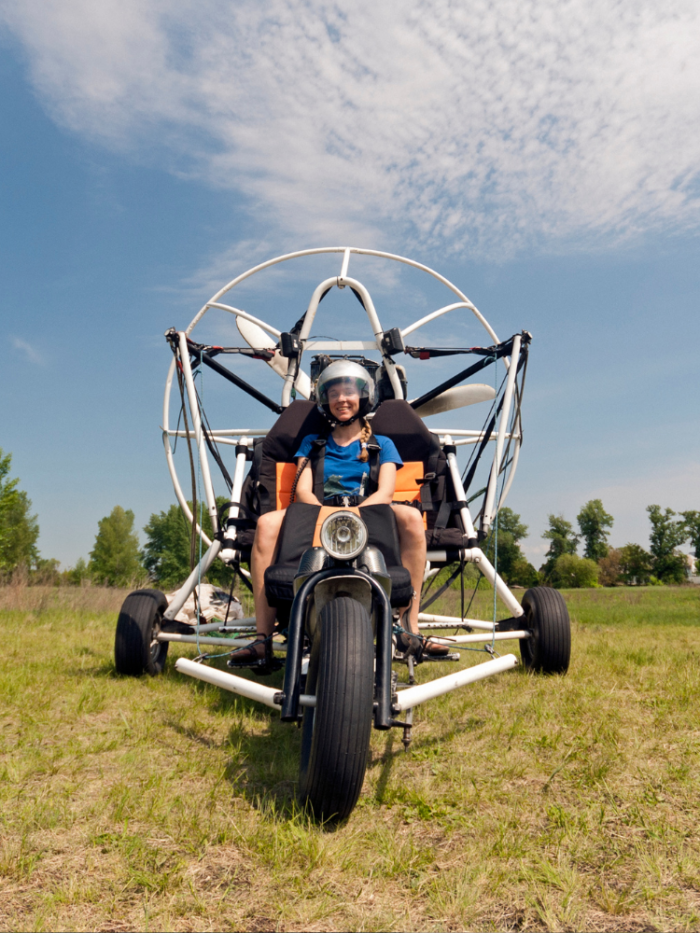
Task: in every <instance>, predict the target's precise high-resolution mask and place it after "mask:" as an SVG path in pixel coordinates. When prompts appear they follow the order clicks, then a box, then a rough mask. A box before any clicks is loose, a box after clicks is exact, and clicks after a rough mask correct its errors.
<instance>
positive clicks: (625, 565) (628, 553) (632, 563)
mask: <svg viewBox="0 0 700 933" xmlns="http://www.w3.org/2000/svg"><path fill="white" fill-rule="evenodd" d="M652 563H653V558H652V556H651V554H649V552H648V551H645V550H644V548H643V547H640V545H638V544H626V545H625V546H624V547H623V548H620V571H621V576H622V579H623V580H624V582H625V583H627V584H629V585H634V584H636V585H637V586H646V584H647V583H648V582H649V578H650V577H651V571H652Z"/></svg>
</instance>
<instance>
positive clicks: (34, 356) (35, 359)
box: [12, 337, 44, 366]
mask: <svg viewBox="0 0 700 933" xmlns="http://www.w3.org/2000/svg"><path fill="white" fill-rule="evenodd" d="M12 346H13V347H14V348H15V350H19V352H20V353H23V354H24V356H25V357H26V359H28V360H29V362H30V363H36V365H37V366H43V364H44V357H43V356H42V355H41V353H39V351H38V350H36V349H35V348H34V347H33V346H32V345H31V343H27V341H26V340H22V338H21V337H12Z"/></svg>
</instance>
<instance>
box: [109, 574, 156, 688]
mask: <svg viewBox="0 0 700 933" xmlns="http://www.w3.org/2000/svg"><path fill="white" fill-rule="evenodd" d="M167 605H168V601H167V599H166V598H165V595H164V594H163V593H161V591H160V590H136V591H135V592H134V593H129V595H128V596H127V597H126V599H125V600H124V602H123V604H122V608H121V611H120V613H119V618H118V620H117V633H116V636H115V639H114V665H115V667H116V669H117V671H118V672H119V673H120V674H130V675H131V676H133V677H139V676H140V675H141V674H143V673H144V671H147V672H148V673H149V674H152V675H155V674H162V673H163V669H164V667H165V658H166V656H167V654H168V642H167V641H164V642H160V641H157V640H156V635H157V634H158V632H159V631H160V626H161V623H162V621H163V613H164V612H165V609H166V608H167Z"/></svg>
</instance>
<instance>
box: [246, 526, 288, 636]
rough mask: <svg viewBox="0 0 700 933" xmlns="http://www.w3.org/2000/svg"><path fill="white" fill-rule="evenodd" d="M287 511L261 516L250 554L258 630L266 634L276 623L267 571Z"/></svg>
mask: <svg viewBox="0 0 700 933" xmlns="http://www.w3.org/2000/svg"><path fill="white" fill-rule="evenodd" d="M286 512H287V510H286V509H279V510H278V511H276V512H266V513H265V514H264V515H261V516H260V518H259V519H258V527H257V529H256V531H255V541H254V542H253V550H252V553H251V556H250V575H251V577H252V580H253V600H254V601H255V622H256V627H257V630H258V632H260V633H261V634H264V635H269V634H270V633H271V632H272V629H273V627H274V625H275V609H273V608H272V606H270V604H269V603H268V601H267V597H266V596H265V571H266V570H267V568H268V567H269V566H270V564H271V563H272V561H273V558H274V556H275V549H276V547H277V539H278V537H279V533H280V528H281V527H282V522H283V521H284V516H285V514H286Z"/></svg>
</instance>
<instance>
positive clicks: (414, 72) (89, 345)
mask: <svg viewBox="0 0 700 933" xmlns="http://www.w3.org/2000/svg"><path fill="white" fill-rule="evenodd" d="M376 6H377V5H376V4H370V3H364V2H360V3H354V4H353V5H352V6H351V5H349V4H344V3H340V4H338V3H336V4H324V3H305V2H301V0H298V2H297V0H288V2H277V0H271V2H268V3H265V4H259V3H258V4H249V3H244V2H242V3H240V4H237V5H236V7H235V9H232V8H231V7H230V6H229V5H227V4H222V3H220V2H218V3H217V2H211V3H206V2H204V3H199V4H197V5H195V4H193V3H188V2H172V3H169V4H168V5H167V6H166V5H164V4H162V3H158V2H153V0H143V2H139V3H136V2H131V0H129V2H126V0H124V2H121V3H119V4H117V3H111V2H107V0H105V2H104V3H101V4H99V5H95V4H89V3H87V2H82V0H73V2H71V3H68V4H66V3H58V2H56V3H46V2H42V3H39V2H35V0H23V2H22V3H21V4H20V3H15V2H11V0H3V2H2V3H0V13H1V16H2V19H3V21H4V27H3V31H2V32H1V33H0V41H1V42H2V46H1V49H2V56H1V57H0V82H1V88H0V91H1V93H0V111H1V114H2V118H1V126H2V133H1V134H0V197H1V199H2V217H3V223H2V227H1V232H0V236H1V237H2V249H1V250H0V256H1V258H0V262H1V264H2V265H1V269H2V274H1V277H0V316H1V319H2V334H3V338H4V341H3V342H4V348H5V352H4V354H3V365H2V367H1V368H0V380H1V381H0V391H1V392H2V398H3V403H4V404H3V405H2V409H1V410H0V411H1V414H0V446H2V447H3V448H4V449H5V450H9V451H11V452H12V454H13V465H14V471H15V474H16V475H19V477H20V479H21V484H22V487H23V488H24V489H26V491H27V492H28V494H29V496H30V498H31V499H32V501H33V504H34V509H35V511H36V512H37V513H38V515H39V521H40V526H41V539H40V549H41V552H42V555H43V556H46V557H57V558H58V559H59V560H61V562H62V563H63V565H64V566H69V565H71V564H72V563H74V561H75V560H76V559H77V558H78V557H80V556H87V554H88V552H89V550H90V548H91V547H92V543H93V541H94V536H95V533H96V530H97V521H98V520H99V519H100V518H101V517H102V516H103V515H105V514H107V513H108V512H109V511H110V510H111V509H112V507H113V506H114V505H116V504H120V505H122V506H124V507H125V508H132V509H133V510H134V511H135V513H136V516H137V522H138V524H139V526H140V527H142V526H143V524H145V522H146V521H147V520H148V516H149V515H150V514H151V512H153V511H157V510H160V509H163V508H166V507H167V506H168V505H169V503H170V502H172V501H173V494H172V489H171V486H170V482H169V478H168V475H167V472H166V469H165V462H164V457H163V453H162V445H161V439H160V433H159V430H158V426H159V424H160V412H161V400H162V389H163V383H164V378H165V372H166V369H167V366H168V362H169V351H168V350H167V348H166V345H165V342H164V340H163V339H162V333H163V331H164V330H165V329H166V328H167V327H169V326H171V325H175V326H177V327H182V326H184V325H185V324H186V323H188V322H189V320H190V319H191V318H192V317H193V316H194V314H195V312H196V311H197V309H198V308H199V307H200V306H201V305H202V304H203V303H204V301H205V300H206V299H207V298H208V297H210V295H211V294H212V293H213V292H214V291H215V290H216V289H217V288H218V287H219V286H220V285H222V284H223V283H224V282H225V281H227V280H228V279H230V278H232V277H233V276H234V275H235V274H237V273H238V272H240V271H242V270H243V269H245V268H247V266H249V265H251V264H253V262H256V261H259V260H261V259H265V258H268V257H271V256H273V255H275V254H277V253H281V252H286V251H288V250H292V249H297V248H303V247H306V246H316V245H329V244H337V243H351V244H352V245H358V246H364V245H367V246H371V247H375V248H380V249H388V250H391V251H395V252H400V253H403V254H405V255H409V256H411V257H413V258H416V259H419V260H421V261H424V262H426V263H428V264H430V265H432V266H433V267H435V268H437V269H438V270H439V271H440V272H442V273H444V274H445V275H447V276H448V277H449V278H451V279H452V280H453V281H455V283H456V284H457V285H458V286H460V287H461V288H462V289H463V290H464V291H465V292H466V293H467V294H468V295H469V297H470V298H471V299H472V300H473V301H474V302H475V304H476V305H477V307H479V308H480V310H482V311H483V313H484V314H485V315H486V317H487V318H488V319H489V321H490V322H491V323H492V324H493V326H494V327H495V328H496V330H497V331H498V333H499V335H501V336H506V335H508V334H510V333H512V332H514V331H516V330H520V329H522V328H526V329H528V330H530V331H532V332H533V334H534V338H535V339H534V343H533V348H532V358H531V365H530V370H529V374H528V386H527V395H526V404H525V429H526V443H525V446H524V448H523V455H522V459H521V467H520V470H519V473H518V477H517V479H516V482H515V485H514V489H513V492H512V494H511V499H510V505H511V506H512V507H513V508H515V509H516V511H518V512H520V513H521V515H522V516H523V519H524V520H525V522H526V523H527V524H528V525H529V526H530V537H529V538H528V540H527V541H526V542H525V545H526V551H527V552H528V554H529V556H530V557H531V559H532V560H533V561H535V562H536V563H537V564H539V562H540V561H541V557H542V554H543V552H544V550H545V543H544V542H543V541H541V539H540V535H541V532H542V531H543V530H544V527H545V525H546V519H547V515H548V514H549V513H550V512H563V513H564V514H565V515H566V517H567V518H569V519H570V520H573V519H574V518H575V515H576V513H577V512H578V509H579V508H580V506H581V505H582V504H583V503H584V502H585V501H587V500H588V499H590V498H593V497H601V498H602V499H603V502H604V504H605V506H606V508H607V509H608V511H609V512H611V513H612V514H613V516H614V517H615V526H614V528H613V532H612V536H611V540H612V542H613V543H614V544H624V543H626V542H627V541H629V540H633V541H638V542H640V543H642V544H646V543H647V539H648V526H647V520H646V514H645V511H644V509H645V506H646V505H648V504H649V503H652V502H657V503H659V504H660V505H662V506H670V507H671V508H674V509H689V508H695V509H697V508H700V502H699V501H698V499H699V488H700V483H699V480H700V451H699V447H700V444H699V441H698V438H699V437H700V432H699V431H698V397H699V394H698V389H697V374H698V366H697V347H698V345H699V342H700V341H699V338H700V326H699V324H698V305H699V299H700V281H699V279H700V272H699V270H700V263H699V262H698V260H697V247H698V237H697V233H698V218H699V216H700V211H699V210H698V195H699V194H700V188H699V187H698V166H699V165H700V159H699V157H700V133H699V131H698V114H699V113H700V71H699V66H698V61H700V56H699V55H698V52H700V49H698V45H700V38H699V37H700V30H699V29H698V25H700V24H698V22H697V19H698V13H697V10H696V9H694V6H693V5H692V4H686V3H675V4H671V6H668V7H665V8H664V10H663V11H661V10H651V9H645V8H643V7H641V6H639V5H638V4H633V3H621V4H618V5H616V6H615V7H614V8H612V9H611V8H609V5H605V4H595V3H593V4H591V3H587V4H583V3H575V2H572V3H569V4H567V5H566V7H567V9H566V15H563V13H562V5H561V4H547V3H544V4H543V3H537V4H535V3H533V4H523V3H519V4H513V3H508V2H499V3H496V4H490V5H486V4H485V5H484V6H483V9H482V8H481V7H479V5H478V4H477V5H470V7H469V11H467V10H466V9H460V10H457V9H455V7H454V6H453V5H450V4H449V3H441V2H434V3H431V4H424V3H402V4H392V3H390V4H386V5H383V6H382V7H381V9H376V8H375V7H376ZM335 265H336V263H335V261H333V262H332V263H331V266H332V267H331V268H330V270H329V271H326V270H328V267H327V266H325V265H323V264H321V263H316V264H313V263H312V264H309V266H308V276H307V277H306V278H304V276H301V275H297V276H293V277H288V278H285V279H284V280H281V279H280V280H279V281H278V280H275V282H276V287H277V289H278V291H277V292H275V293H274V294H273V292H272V291H266V290H263V291H261V292H259V293H256V292H255V291H254V290H252V289H250V290H248V291H247V292H245V293H244V296H243V297H242V298H240V299H239V301H240V302H241V304H242V305H243V307H246V308H248V309H249V310H251V311H253V312H254V313H255V312H256V310H257V311H258V312H259V313H261V314H262V316H264V317H265V318H266V319H268V320H270V321H271V322H272V323H274V324H276V325H277V326H279V327H281V328H284V327H286V326H289V324H291V323H293V321H294V320H296V318H297V317H298V315H299V314H300V313H301V311H302V310H303V307H304V306H305V302H306V301H307V300H308V295H309V294H310V292H311V290H312V288H313V286H314V285H315V284H316V281H317V280H318V279H319V278H321V277H322V276H325V275H326V274H328V275H330V274H334V273H335V271H336V268H335ZM356 274H357V275H358V277H360V278H362V277H363V276H362V275H360V268H359V267H358V268H357V269H356ZM367 276H368V281H371V283H372V285H371V287H372V289H373V292H374V293H375V301H377V303H378V306H379V305H380V304H381V307H382V309H383V310H384V312H385V316H386V320H387V321H388V322H389V323H404V324H405V323H407V322H408V320H409V319H413V318H415V317H417V316H418V315H419V314H420V313H422V312H424V311H426V312H427V311H429V310H432V309H433V308H434V307H437V306H438V305H437V304H434V303H433V304H431V302H432V301H433V300H437V293H436V292H435V291H434V290H430V289H427V290H421V289H420V288H419V287H418V285H416V284H414V281H413V279H410V278H409V279H407V280H406V282H404V281H403V280H402V279H400V278H390V279H385V280H382V279H381V277H379V276H378V273H377V271H376V270H375V269H374V267H371V268H369V267H368V271H367ZM404 287H405V289H406V290H404V291H402V290H401V289H402V288H404ZM334 300H336V301H337V302H338V303H337V304H336V305H335V306H331V308H330V310H332V308H333V307H335V308H336V309H337V311H338V312H339V313H341V314H342V315H343V316H344V315H345V313H346V312H345V310H344V308H345V306H344V305H343V304H342V301H341V298H340V297H338V298H337V299H334ZM353 313H355V311H354V310H353ZM319 323H320V321H319ZM348 326H349V325H348ZM435 335H436V336H449V335H448V334H447V332H444V331H443V332H441V333H438V332H437V331H435ZM260 365H261V366H262V364H260ZM265 376H266V378H267V374H265ZM424 378H426V379H427V378H428V374H427V373H426V376H425V377H424ZM267 384H268V385H269V388H270V390H271V391H272V390H273V388H274V387H275V383H274V381H272V377H270V378H269V379H267ZM420 384H422V383H421V377H419V380H418V381H417V382H416V383H415V384H414V385H415V387H416V391H415V393H413V392H411V393H410V394H418V388H419V387H420ZM206 388H209V391H210V393H211V394H210V398H211V401H212V402H213V403H214V404H215V407H216V411H217V414H218V415H219V423H220V424H221V426H227V425H225V424H224V422H225V420H226V418H227V417H228V413H229V406H230V409H231V410H233V411H234V412H235V413H236V420H237V426H243V424H242V422H241V419H240V417H239V415H241V417H245V418H247V419H248V423H256V422H257V421H258V420H259V418H258V414H257V412H255V411H248V410H245V415H243V414H242V412H243V409H241V407H240V399H239V397H238V396H235V395H231V396H226V395H224V394H223V393H222V391H220V390H219V389H218V388H217V387H215V386H214V384H213V383H211V382H209V383H207V384H206ZM277 388H279V386H278V387H277ZM476 420H478V419H476ZM265 423H267V422H265ZM474 426H476V427H478V426H479V423H475V425H474Z"/></svg>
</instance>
